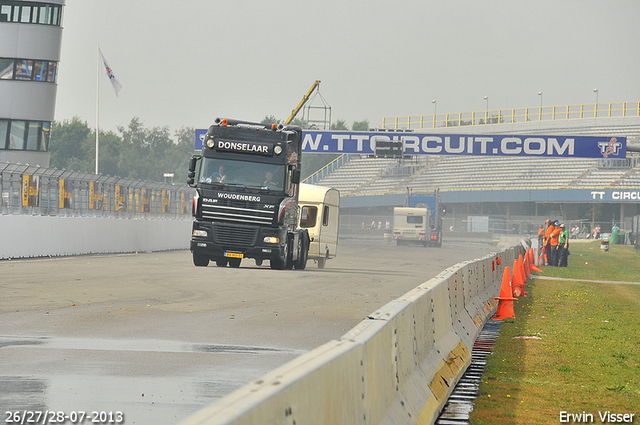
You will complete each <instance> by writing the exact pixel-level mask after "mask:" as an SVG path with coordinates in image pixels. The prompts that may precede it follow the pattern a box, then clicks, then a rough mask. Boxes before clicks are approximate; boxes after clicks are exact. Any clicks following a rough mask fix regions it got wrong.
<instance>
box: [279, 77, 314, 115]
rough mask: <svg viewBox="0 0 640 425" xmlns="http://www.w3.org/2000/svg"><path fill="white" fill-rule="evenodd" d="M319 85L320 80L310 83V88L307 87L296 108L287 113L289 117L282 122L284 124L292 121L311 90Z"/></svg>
mask: <svg viewBox="0 0 640 425" xmlns="http://www.w3.org/2000/svg"><path fill="white" fill-rule="evenodd" d="M319 86H320V80H316V81H315V83H313V84H312V85H311V88H310V89H309V91H308V92H307V94H305V95H304V96H303V97H302V100H301V101H300V103H298V106H296V109H294V110H293V111H291V115H289V118H287V120H286V121H285V122H284V123H285V124H290V123H291V121H293V119H294V118H295V117H296V115H298V112H300V109H302V107H303V106H304V104H305V103H307V101H308V100H309V96H311V93H313V91H314V90H315V89H316V88H317V87H319Z"/></svg>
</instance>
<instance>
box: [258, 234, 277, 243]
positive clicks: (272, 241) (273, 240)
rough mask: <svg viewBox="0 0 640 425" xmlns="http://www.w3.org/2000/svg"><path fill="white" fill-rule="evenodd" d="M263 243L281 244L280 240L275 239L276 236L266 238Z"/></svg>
mask: <svg viewBox="0 0 640 425" xmlns="http://www.w3.org/2000/svg"><path fill="white" fill-rule="evenodd" d="M262 242H264V243H279V242H280V239H279V238H277V237H275V236H265V238H264V239H263V240H262Z"/></svg>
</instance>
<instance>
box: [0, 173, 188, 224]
mask: <svg viewBox="0 0 640 425" xmlns="http://www.w3.org/2000/svg"><path fill="white" fill-rule="evenodd" d="M0 189H1V191H2V209H1V213H2V214H3V215H42V216H64V217H108V218H129V219H164V220H175V219H179V220H182V219H185V220H186V219H191V199H192V198H193V194H194V191H193V189H191V188H189V187H188V186H187V185H172V184H166V183H154V182H147V181H140V180H134V179H127V178H121V177H112V176H103V175H101V174H92V173H84V172H77V171H67V170H64V169H63V170H58V169H56V168H42V167H39V166H31V165H28V164H26V165H22V164H13V163H0Z"/></svg>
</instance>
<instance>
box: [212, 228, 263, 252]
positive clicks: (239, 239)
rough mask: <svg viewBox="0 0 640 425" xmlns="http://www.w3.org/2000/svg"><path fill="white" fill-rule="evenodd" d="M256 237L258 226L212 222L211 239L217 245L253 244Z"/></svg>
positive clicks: (241, 245)
mask: <svg viewBox="0 0 640 425" xmlns="http://www.w3.org/2000/svg"><path fill="white" fill-rule="evenodd" d="M257 237H258V228H257V227H254V226H238V225H233V224H222V223H214V225H213V241H214V242H215V243H216V244H218V245H232V246H240V247H244V246H254V245H255V244H256V238H257Z"/></svg>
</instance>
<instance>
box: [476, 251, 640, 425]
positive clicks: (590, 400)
mask: <svg viewBox="0 0 640 425" xmlns="http://www.w3.org/2000/svg"><path fill="white" fill-rule="evenodd" d="M570 251H571V255H570V256H569V267H567V268H554V267H542V269H543V270H544V274H545V275H546V276H556V277H561V278H563V279H566V280H543V279H533V280H531V279H530V280H529V284H528V285H526V287H525V290H526V291H527V292H528V296H527V297H526V298H525V297H523V298H520V299H519V300H518V301H515V303H514V305H515V314H516V318H515V319H507V320H505V321H504V323H503V325H502V329H501V332H500V338H499V339H498V341H497V343H496V347H495V350H494V353H493V355H491V356H489V358H488V363H487V366H486V368H485V372H484V375H483V380H482V384H481V386H480V395H479V397H478V398H477V399H476V402H475V408H474V411H473V413H472V415H471V424H475V425H489V424H527V425H529V424H557V423H563V422H564V423H577V422H591V423H609V422H608V421H607V418H606V417H605V420H601V417H600V415H605V412H610V413H614V414H628V415H631V414H634V416H633V417H632V418H631V417H630V416H627V418H629V419H632V420H633V423H640V366H639V364H640V329H639V325H640V284H639V285H629V284H608V283H593V282H577V281H573V280H571V279H572V278H574V279H592V280H607V281H612V280H615V281H626V282H633V281H635V282H640V253H639V252H637V251H636V250H635V249H634V248H633V247H630V246H623V245H615V246H611V247H610V252H609V253H604V252H603V251H602V250H601V249H600V242H599V241H595V242H590V243H575V244H572V245H571V247H570ZM561 412H566V414H565V415H572V414H573V415H577V416H575V417H571V416H564V419H568V420H566V421H563V417H562V416H561ZM589 415H591V416H589ZM578 419H579V420H578ZM585 419H586V420H585ZM609 419H611V417H609ZM614 419H619V420H617V421H616V423H620V422H622V419H624V417H623V416H619V417H615V418H614ZM612 423H613V422H612Z"/></svg>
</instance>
